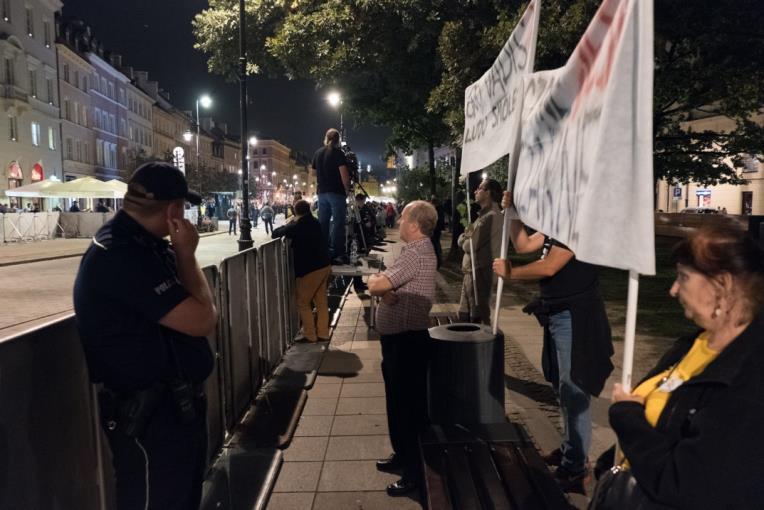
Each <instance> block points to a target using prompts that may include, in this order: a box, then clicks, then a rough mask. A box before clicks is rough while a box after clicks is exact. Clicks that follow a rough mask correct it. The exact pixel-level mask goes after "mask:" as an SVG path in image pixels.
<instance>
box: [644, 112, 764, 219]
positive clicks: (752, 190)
mask: <svg viewBox="0 0 764 510" xmlns="http://www.w3.org/2000/svg"><path fill="white" fill-rule="evenodd" d="M752 120H753V121H755V122H757V123H758V124H764V113H761V112H760V113H758V114H757V115H754V116H753V117H752ZM683 127H684V128H685V129H692V131H696V132H702V131H705V130H712V131H721V132H723V131H729V130H732V129H734V128H735V123H734V121H732V120H731V119H729V118H727V117H722V116H718V115H717V116H712V117H707V118H703V119H697V120H693V121H690V122H687V123H686V124H685V125H683ZM745 159H746V162H745V165H744V167H743V168H738V169H737V171H738V174H739V175H740V177H742V178H744V179H745V180H746V181H747V183H746V184H742V185H731V184H720V185H718V186H702V185H700V184H698V183H693V182H690V183H689V184H681V183H675V182H667V181H665V180H662V181H660V182H659V183H658V185H657V190H656V196H657V201H656V204H655V209H656V210H661V211H664V212H680V211H682V210H683V209H686V208H690V207H710V208H713V209H722V210H726V211H727V213H729V214H743V215H764V164H763V163H761V162H760V161H758V160H757V159H756V158H754V157H752V156H749V157H746V158H745Z"/></svg>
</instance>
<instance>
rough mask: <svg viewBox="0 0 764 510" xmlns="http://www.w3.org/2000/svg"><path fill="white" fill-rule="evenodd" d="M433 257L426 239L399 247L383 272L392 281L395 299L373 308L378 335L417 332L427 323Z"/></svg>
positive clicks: (432, 294) (432, 289) (432, 298)
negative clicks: (393, 261)
mask: <svg viewBox="0 0 764 510" xmlns="http://www.w3.org/2000/svg"><path fill="white" fill-rule="evenodd" d="M436 272H437V259H436V257H435V248H433V246H432V241H430V239H429V238H424V239H420V240H418V241H414V242H411V243H409V244H407V245H406V246H404V247H403V250H402V251H401V255H400V257H398V260H396V261H395V263H394V264H393V265H392V266H391V267H390V268H388V269H387V270H386V271H385V272H384V273H382V274H384V275H385V276H386V277H387V278H388V280H390V282H391V283H392V284H393V289H395V294H396V296H398V302H397V303H395V304H394V305H392V306H391V305H387V304H385V303H384V301H383V302H380V304H379V307H378V308H377V330H378V331H379V333H380V334H382V335H395V334H398V333H402V332H404V331H421V330H424V329H427V328H429V326H430V319H429V316H430V308H431V307H432V304H433V302H434V301H435V273H436Z"/></svg>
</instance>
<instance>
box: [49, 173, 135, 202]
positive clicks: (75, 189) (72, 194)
mask: <svg viewBox="0 0 764 510" xmlns="http://www.w3.org/2000/svg"><path fill="white" fill-rule="evenodd" d="M125 188H127V186H126V185H125ZM125 191H126V189H125ZM52 193H53V196H54V197H59V198H122V197H124V196H125V192H124V191H120V190H119V189H118V188H117V186H116V185H115V184H109V183H108V182H104V181H99V180H98V179H96V178H95V177H80V178H79V179H75V180H73V181H69V182H65V183H63V184H62V185H61V187H59V188H57V189H56V190H55V191H54V192H52Z"/></svg>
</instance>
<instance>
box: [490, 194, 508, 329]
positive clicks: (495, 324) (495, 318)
mask: <svg viewBox="0 0 764 510" xmlns="http://www.w3.org/2000/svg"><path fill="white" fill-rule="evenodd" d="M507 191H509V185H507ZM509 209H510V208H507V209H505V210H504V227H503V228H502V235H501V252H500V254H499V258H502V259H504V258H507V248H508V246H507V244H509V242H508V238H509V222H510V221H512V220H510V219H509ZM502 292H504V278H502V277H501V276H500V277H499V282H498V283H497V284H496V308H495V309H494V311H493V334H494V335H496V334H498V333H499V310H501V294H502Z"/></svg>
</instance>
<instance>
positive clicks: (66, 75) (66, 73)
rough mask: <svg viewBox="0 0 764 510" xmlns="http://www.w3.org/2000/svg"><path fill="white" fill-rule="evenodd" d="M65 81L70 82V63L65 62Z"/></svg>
mask: <svg viewBox="0 0 764 510" xmlns="http://www.w3.org/2000/svg"><path fill="white" fill-rule="evenodd" d="M64 81H65V82H66V83H69V64H64Z"/></svg>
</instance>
